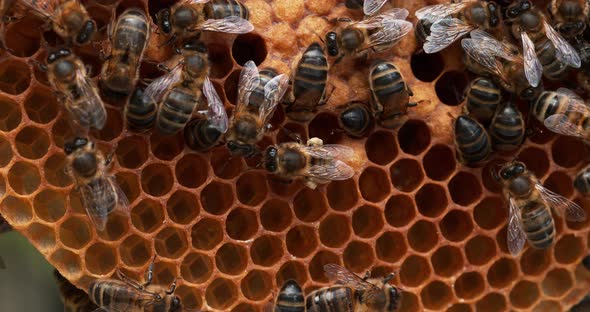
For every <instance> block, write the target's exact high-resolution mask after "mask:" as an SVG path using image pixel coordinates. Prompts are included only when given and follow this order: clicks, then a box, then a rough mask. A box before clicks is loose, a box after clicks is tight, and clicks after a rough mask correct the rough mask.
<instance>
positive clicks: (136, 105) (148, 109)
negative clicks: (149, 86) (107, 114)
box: [125, 88, 158, 132]
mask: <svg viewBox="0 0 590 312" xmlns="http://www.w3.org/2000/svg"><path fill="white" fill-rule="evenodd" d="M157 113H158V104H157V103H156V102H155V101H153V99H152V98H151V97H148V96H146V95H145V91H144V90H143V89H141V88H136V89H135V91H134V92H133V94H132V95H131V97H130V98H129V101H128V102H127V105H125V119H126V121H127V127H128V128H129V129H130V130H131V131H137V132H144V131H148V130H150V129H152V128H153V127H154V124H155V123H156V115H157Z"/></svg>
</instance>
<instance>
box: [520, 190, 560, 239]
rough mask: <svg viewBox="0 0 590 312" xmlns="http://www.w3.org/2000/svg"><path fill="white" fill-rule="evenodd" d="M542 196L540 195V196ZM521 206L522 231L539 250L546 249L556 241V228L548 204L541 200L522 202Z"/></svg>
mask: <svg viewBox="0 0 590 312" xmlns="http://www.w3.org/2000/svg"><path fill="white" fill-rule="evenodd" d="M538 196H540V194H538ZM522 203H523V204H524V205H522V206H520V207H519V208H520V213H521V221H522V229H523V230H524V232H525V234H526V236H527V240H528V241H529V243H530V244H531V246H533V247H534V248H537V249H545V248H548V247H549V246H551V245H552V244H553V241H554V240H555V226H554V224H553V217H552V216H551V212H550V210H549V207H547V204H546V203H545V202H544V201H542V200H540V197H539V198H538V199H537V200H534V199H533V200H528V201H522Z"/></svg>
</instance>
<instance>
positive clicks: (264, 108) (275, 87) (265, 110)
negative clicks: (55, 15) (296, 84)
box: [259, 74, 289, 124]
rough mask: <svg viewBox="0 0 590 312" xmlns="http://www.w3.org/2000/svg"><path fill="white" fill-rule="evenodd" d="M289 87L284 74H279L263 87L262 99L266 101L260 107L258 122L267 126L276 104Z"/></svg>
mask: <svg viewBox="0 0 590 312" xmlns="http://www.w3.org/2000/svg"><path fill="white" fill-rule="evenodd" d="M288 87H289V77H287V75H285V74H280V75H278V76H276V77H274V78H273V79H271V80H270V81H269V82H267V83H266V85H265V86H264V98H265V99H266V100H265V101H264V102H263V103H262V105H260V112H259V113H260V120H262V123H263V124H267V123H268V120H269V119H270V118H271V117H272V114H273V113H274V111H275V109H276V108H277V104H279V103H280V102H281V100H282V99H283V96H284V95H285V92H287V88H288Z"/></svg>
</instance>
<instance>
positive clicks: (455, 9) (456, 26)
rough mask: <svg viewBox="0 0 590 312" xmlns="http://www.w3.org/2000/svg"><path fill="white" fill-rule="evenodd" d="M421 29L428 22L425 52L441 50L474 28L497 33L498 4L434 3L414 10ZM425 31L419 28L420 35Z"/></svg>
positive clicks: (500, 20) (499, 26)
mask: <svg viewBox="0 0 590 312" xmlns="http://www.w3.org/2000/svg"><path fill="white" fill-rule="evenodd" d="M416 17H417V18H418V19H419V20H420V21H421V22H420V23H421V24H423V25H421V26H420V27H421V28H423V29H426V28H424V27H425V26H426V27H427V26H428V25H429V24H430V27H429V32H430V34H429V35H428V36H427V37H426V39H425V43H424V46H423V49H424V52H426V53H435V52H438V51H441V50H443V49H445V48H446V47H448V46H449V45H451V44H452V43H453V42H455V41H456V40H457V39H459V38H461V37H462V36H464V35H467V34H468V33H469V32H471V31H472V30H475V29H480V30H484V31H489V32H492V33H494V34H495V33H499V32H500V30H501V27H502V26H503V25H502V18H501V13H500V8H499V7H498V5H497V4H496V3H495V2H493V1H489V2H486V1H473V0H472V1H463V2H459V3H445V4H436V5H430V6H426V7H423V8H421V9H419V10H417V11H416ZM423 34H426V31H421V36H422V35H423Z"/></svg>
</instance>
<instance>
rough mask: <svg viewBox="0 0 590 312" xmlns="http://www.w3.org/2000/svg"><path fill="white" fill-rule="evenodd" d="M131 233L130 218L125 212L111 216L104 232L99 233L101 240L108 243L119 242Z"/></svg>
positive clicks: (111, 214) (114, 213)
mask: <svg viewBox="0 0 590 312" xmlns="http://www.w3.org/2000/svg"><path fill="white" fill-rule="evenodd" d="M128 231H129V216H128V215H127V214H126V213H125V212H117V211H116V212H113V213H110V214H109V218H108V220H107V224H106V227H105V229H104V231H100V232H97V234H98V236H100V238H102V239H104V240H106V241H117V240H119V239H121V238H122V237H123V235H125V234H127V232H128Z"/></svg>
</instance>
